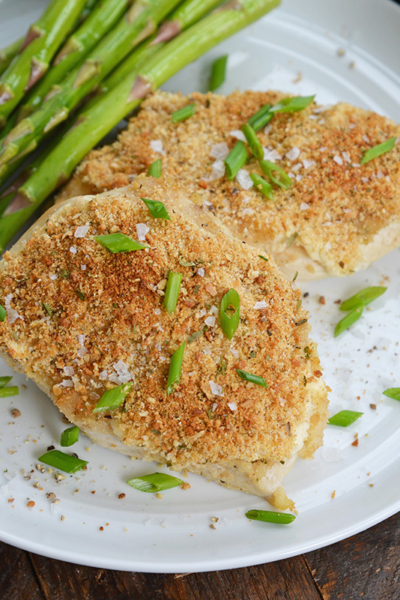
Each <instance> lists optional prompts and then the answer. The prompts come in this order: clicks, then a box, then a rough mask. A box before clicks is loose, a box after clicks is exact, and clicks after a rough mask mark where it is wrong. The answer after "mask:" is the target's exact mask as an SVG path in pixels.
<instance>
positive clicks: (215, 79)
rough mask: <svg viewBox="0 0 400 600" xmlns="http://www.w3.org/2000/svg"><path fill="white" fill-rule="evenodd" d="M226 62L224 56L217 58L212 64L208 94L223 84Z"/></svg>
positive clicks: (226, 59) (226, 56)
mask: <svg viewBox="0 0 400 600" xmlns="http://www.w3.org/2000/svg"><path fill="white" fill-rule="evenodd" d="M227 62H228V55H227V54H225V55H224V56H220V58H217V60H215V61H214V62H213V64H212V67H211V77H210V83H209V86H208V89H209V91H210V92H213V91H214V90H216V89H217V88H219V87H220V86H221V85H222V84H223V83H224V81H225V77H226V65H227Z"/></svg>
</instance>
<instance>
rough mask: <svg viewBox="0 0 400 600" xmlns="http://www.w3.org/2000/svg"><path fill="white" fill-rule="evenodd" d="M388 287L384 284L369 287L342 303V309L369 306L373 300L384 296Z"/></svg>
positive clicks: (347, 309)
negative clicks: (383, 285)
mask: <svg viewBox="0 0 400 600" xmlns="http://www.w3.org/2000/svg"><path fill="white" fill-rule="evenodd" d="M386 290H387V288H386V287H382V286H373V287H367V288H364V289H363V290H361V291H359V292H357V294H354V296H351V298H349V299H348V300H345V301H344V302H342V304H341V305H340V310H344V311H349V310H353V309H354V308H358V307H359V306H360V305H361V306H368V304H370V303H371V302H373V301H374V300H376V299H377V298H379V296H382V294H384V293H385V292H386Z"/></svg>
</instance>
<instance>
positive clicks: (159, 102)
mask: <svg viewBox="0 0 400 600" xmlns="http://www.w3.org/2000/svg"><path fill="white" fill-rule="evenodd" d="M282 97H284V95H283V94H281V93H277V92H244V93H241V92H234V93H233V94H231V95H229V96H226V97H225V96H217V95H213V94H206V95H202V94H199V93H194V94H192V95H191V96H190V97H189V98H187V97H183V96H181V95H179V94H177V95H174V94H169V93H162V92H157V93H156V94H154V95H153V96H151V97H150V98H149V99H148V100H146V101H145V102H144V103H143V105H142V108H141V110H140V112H139V114H138V115H137V116H135V117H133V118H132V119H131V120H130V123H129V126H128V128H127V130H126V131H124V132H122V133H121V135H120V136H119V139H118V141H117V142H115V143H114V144H113V145H111V146H106V147H103V148H101V149H99V150H94V151H92V152H91V153H90V154H89V155H88V157H87V158H86V159H85V160H84V161H83V162H82V164H81V165H80V166H79V167H78V169H77V170H76V173H75V175H74V177H73V178H72V180H71V182H70V183H69V184H67V186H66V188H65V189H64V190H63V191H62V193H61V198H63V199H64V198H69V197H72V196H75V195H77V194H82V193H97V192H102V191H104V190H110V189H113V188H117V187H120V186H124V185H127V184H128V183H129V182H130V181H131V180H132V177H133V176H135V175H137V174H138V173H141V172H147V169H148V167H149V165H150V164H151V163H152V162H153V161H154V160H156V159H157V158H162V168H163V174H164V175H165V176H168V177H171V178H172V180H173V181H181V182H182V183H183V184H184V186H185V187H186V189H187V190H190V192H193V191H196V192H198V197H197V199H196V202H198V203H199V204H200V205H203V206H206V207H207V208H208V210H210V211H212V212H213V213H214V214H215V215H217V216H218V217H219V219H220V220H221V221H222V222H223V223H224V224H225V225H226V226H227V227H228V228H229V229H230V231H231V232H232V233H233V234H234V235H235V236H237V237H238V238H239V239H241V240H244V241H246V242H247V243H249V244H251V245H254V246H255V247H256V248H258V249H259V250H260V251H262V252H268V253H272V254H273V256H274V258H275V260H276V262H277V264H278V266H280V267H281V268H282V269H283V270H284V271H285V273H287V274H289V275H290V277H293V274H294V273H295V271H296V270H298V271H299V273H300V278H302V279H311V278H317V277H321V276H326V275H327V274H329V275H334V276H341V275H349V274H351V273H353V272H354V271H357V270H360V269H363V268H366V267H367V266H368V265H369V264H370V263H371V262H373V261H374V260H376V259H377V258H380V257H381V256H383V255H384V254H386V253H387V252H389V251H390V250H391V249H393V248H395V247H396V246H398V245H399V244H400V217H399V215H400V145H399V144H397V145H396V146H395V148H394V149H393V150H391V151H390V152H388V153H387V154H384V155H382V156H380V157H379V158H376V159H374V160H372V161H371V162H369V163H367V164H365V165H360V162H361V159H362V156H363V154H364V152H365V151H366V150H368V149H370V148H372V147H374V146H376V145H378V144H380V143H382V142H384V141H386V140H387V139H389V138H391V137H396V136H397V137H398V136H400V129H399V127H398V126H396V125H395V124H394V123H393V122H392V121H391V120H389V119H387V118H385V117H382V116H379V115H377V114H375V113H373V112H370V111H365V110H362V109H360V108H355V107H353V106H350V105H349V104H344V103H340V104H337V105H336V106H332V107H321V106H317V105H316V104H315V103H314V104H312V105H311V106H309V107H308V108H307V109H305V110H303V111H301V112H298V113H289V114H276V115H275V116H274V118H273V120H272V121H271V123H270V124H268V125H267V126H266V128H265V129H264V130H261V131H260V132H259V133H258V137H259V139H260V141H261V143H262V145H263V147H264V149H265V158H266V159H267V160H270V161H272V162H276V164H277V165H279V166H280V167H282V168H283V169H284V170H285V171H286V172H287V173H288V174H289V175H290V177H291V179H292V181H293V186H292V187H291V189H289V190H284V189H281V188H279V187H277V186H274V200H273V201H270V200H268V199H266V198H265V197H264V196H263V195H262V193H261V192H259V191H258V190H256V189H255V188H254V187H250V188H248V185H250V186H251V185H252V182H251V181H250V182H249V177H248V174H249V173H251V172H255V173H258V174H259V175H261V174H262V172H261V170H260V167H259V165H258V163H257V161H256V160H255V159H254V158H250V160H249V161H248V163H247V164H246V165H245V166H244V167H243V170H242V171H241V173H240V174H239V176H238V177H237V178H236V180H234V181H232V182H229V181H228V180H227V179H226V177H225V176H224V166H223V162H222V160H223V159H222V158H218V157H219V156H222V157H223V156H224V153H223V147H224V145H225V146H226V148H227V149H228V150H231V149H232V148H233V146H234V144H235V143H236V141H237V139H236V137H235V136H236V135H240V134H241V132H240V126H241V125H242V124H243V123H245V122H246V121H247V119H248V118H249V117H250V116H252V115H253V114H254V113H255V112H256V111H257V110H258V109H259V108H260V107H261V106H263V105H265V104H266V103H270V104H275V103H276V102H277V101H279V100H280V99H281V98H282ZM189 102H195V103H196V107H197V111H196V114H195V115H194V116H192V117H191V118H189V119H187V120H186V121H183V122H181V123H172V121H171V113H172V112H174V111H175V110H178V109H180V108H182V107H183V106H185V105H187V104H188V103H189ZM221 144H222V147H221V146H217V145H221ZM218 148H219V154H218ZM221 148H222V149H221Z"/></svg>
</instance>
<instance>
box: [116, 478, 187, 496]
mask: <svg viewBox="0 0 400 600" xmlns="http://www.w3.org/2000/svg"><path fill="white" fill-rule="evenodd" d="M126 483H127V484H128V485H130V486H132V487H133V488H135V489H136V490H139V492H148V493H155V492H163V491H164V490H170V489H171V488H174V487H178V485H182V483H183V481H182V479H178V478H177V477H172V475H166V474H165V473H151V474H150V475H143V477H134V478H133V479H129V481H127V482H126Z"/></svg>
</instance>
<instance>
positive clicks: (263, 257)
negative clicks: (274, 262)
mask: <svg viewBox="0 0 400 600" xmlns="http://www.w3.org/2000/svg"><path fill="white" fill-rule="evenodd" d="M258 258H262V259H263V260H266V261H267V262H268V258H265V256H263V255H262V254H259V255H258Z"/></svg>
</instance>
